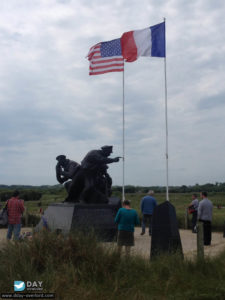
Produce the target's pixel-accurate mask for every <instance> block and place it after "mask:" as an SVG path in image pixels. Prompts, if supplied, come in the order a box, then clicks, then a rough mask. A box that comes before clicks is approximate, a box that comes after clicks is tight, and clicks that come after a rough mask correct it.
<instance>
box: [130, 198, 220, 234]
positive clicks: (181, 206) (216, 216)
mask: <svg viewBox="0 0 225 300" xmlns="http://www.w3.org/2000/svg"><path fill="white" fill-rule="evenodd" d="M191 195H192V194H191V193H174V194H172V193H171V194H170V202H171V203H172V204H173V205H174V206H175V209H176V214H177V219H178V224H179V228H185V216H186V209H187V207H188V205H189V204H190V203H191ZM144 196H145V194H142V193H135V194H126V199H128V200H131V205H132V207H133V208H134V209H136V210H137V212H138V214H139V217H140V218H142V215H141V210H140V203H141V199H142V197H144ZM155 198H156V200H157V203H158V204H160V203H163V202H164V201H165V200H166V197H165V194H163V193H161V194H155ZM208 198H209V199H210V200H211V201H212V203H213V205H214V209H213V220H212V230H213V231H223V230H224V223H225V194H224V193H209V195H208ZM199 200H200V198H199ZM217 205H222V206H223V208H221V209H218V208H217ZM188 223H189V228H190V227H191V215H189V216H188Z"/></svg>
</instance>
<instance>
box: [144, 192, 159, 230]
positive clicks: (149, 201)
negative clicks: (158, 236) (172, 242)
mask: <svg viewBox="0 0 225 300" xmlns="http://www.w3.org/2000/svg"><path fill="white" fill-rule="evenodd" d="M153 195H154V191H151V190H150V191H148V195H146V196H145V197H143V198H142V200H141V213H142V232H141V235H143V234H145V225H146V223H148V224H149V235H151V234H152V215H153V211H154V208H155V207H156V205H157V202H156V199H155V198H154V197H153Z"/></svg>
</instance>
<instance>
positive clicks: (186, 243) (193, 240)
mask: <svg viewBox="0 0 225 300" xmlns="http://www.w3.org/2000/svg"><path fill="white" fill-rule="evenodd" d="M26 231H31V228H22V230H21V232H22V233H23V232H26ZM6 232H7V229H0V245H3V244H4V243H5V242H6ZM140 233H141V228H140V227H137V228H135V246H134V247H133V248H132V253H133V254H139V255H141V256H143V257H145V258H147V259H149V256H150V243H151V237H150V236H149V235H148V234H147V233H146V234H145V235H140ZM180 236H181V242H182V248H183V253H184V256H185V257H186V258H190V259H192V258H194V257H196V254H197V234H194V233H192V232H191V230H183V229H180ZM223 250H225V238H224V237H223V233H222V232H219V233H218V232H213V233H212V244H211V246H205V247H204V253H205V256H215V255H217V254H219V253H220V252H221V251H223Z"/></svg>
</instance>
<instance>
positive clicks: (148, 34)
mask: <svg viewBox="0 0 225 300" xmlns="http://www.w3.org/2000/svg"><path fill="white" fill-rule="evenodd" d="M121 48H122V55H123V58H124V59H125V61H126V62H132V61H135V60H136V59H138V57H139V56H154V57H166V40H165V22H163V23H160V24H157V25H154V26H151V27H148V28H145V29H141V30H134V31H129V32H125V33H124V34H123V35H122V37H121Z"/></svg>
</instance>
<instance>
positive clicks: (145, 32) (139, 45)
mask: <svg viewBox="0 0 225 300" xmlns="http://www.w3.org/2000/svg"><path fill="white" fill-rule="evenodd" d="M139 56H154V57H166V39H165V22H163V23H160V24H157V25H154V26H151V27H148V28H145V29H141V30H134V31H129V32H125V33H124V34H123V35H122V37H121V38H120V39H115V40H112V41H109V42H102V43H98V44H96V45H94V46H93V47H91V49H90V51H89V53H88V60H89V61H90V67H89V75H99V74H104V73H108V72H121V71H124V60H125V61H126V62H133V61H135V60H137V59H138V57H139Z"/></svg>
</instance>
